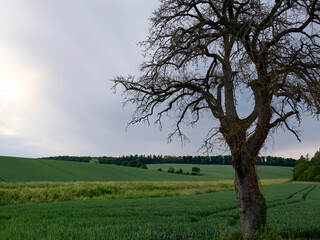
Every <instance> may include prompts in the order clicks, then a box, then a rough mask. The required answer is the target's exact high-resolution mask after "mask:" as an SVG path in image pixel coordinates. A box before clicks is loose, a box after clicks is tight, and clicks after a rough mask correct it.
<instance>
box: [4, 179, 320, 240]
mask: <svg viewBox="0 0 320 240" xmlns="http://www.w3.org/2000/svg"><path fill="white" fill-rule="evenodd" d="M262 191H263V193H264V194H265V196H266V199H267V204H268V206H269V208H268V222H269V227H270V228H271V229H274V230H275V232H276V234H275V235H277V234H279V235H280V236H282V237H288V238H292V239H293V238H317V237H319V236H320V222H319V215H320V205H319V201H320V186H319V185H313V184H309V185H308V184H307V185H306V184H297V183H285V184H280V185H274V186H268V187H264V188H262ZM214 238H222V239H240V222H239V215H238V209H237V202H236V197H235V193H234V191H225V192H214V193H207V194H198V195H188V196H176V197H163V198H141V199H113V200H94V201H92V200H88V201H70V202H59V203H42V204H38V203H36V204H20V205H7V206H1V207H0V239H2V240H6V239H27V240H28V239H62V240H63V239H68V240H69V239H89V240H90V239H97V240H98V239H139V240H140V239H214ZM269 239H272V238H269Z"/></svg>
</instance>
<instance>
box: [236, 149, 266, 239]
mask: <svg viewBox="0 0 320 240" xmlns="http://www.w3.org/2000/svg"><path fill="white" fill-rule="evenodd" d="M255 157H256V156H254V157H253V156H250V157H248V156H246V154H243V155H242V156H240V157H237V156H233V167H234V169H235V180H234V186H235V191H236V194H237V199H238V208H239V215H240V221H241V228H242V234H243V236H244V237H248V236H250V235H252V234H255V233H257V232H259V231H262V230H263V229H264V227H265V225H266V218H267V206H266V201H265V198H264V196H263V195H262V194H261V192H260V190H259V184H258V177H257V174H256V169H255Z"/></svg>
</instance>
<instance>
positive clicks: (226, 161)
mask: <svg viewBox="0 0 320 240" xmlns="http://www.w3.org/2000/svg"><path fill="white" fill-rule="evenodd" d="M44 159H53V160H63V161H76V162H90V160H92V159H97V160H99V163H102V164H116V165H126V164H127V163H130V162H133V161H135V162H137V161H138V162H140V163H141V164H159V163H185V164H222V165H231V160H232V157H231V156H229V155H225V156H222V155H219V156H209V157H207V156H179V157H177V156H162V155H147V156H146V155H129V156H122V157H89V156H82V157H77V156H56V157H45V158H44ZM295 162H296V160H294V159H292V158H282V157H271V156H267V157H258V158H257V159H256V163H257V165H268V166H290V167H293V166H294V165H295ZM124 163H125V164H124Z"/></svg>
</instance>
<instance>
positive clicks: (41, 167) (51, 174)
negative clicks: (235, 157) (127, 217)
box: [0, 157, 292, 182]
mask: <svg viewBox="0 0 320 240" xmlns="http://www.w3.org/2000/svg"><path fill="white" fill-rule="evenodd" d="M192 166H195V165H177V164H176V165H174V167H176V169H178V168H180V167H181V168H182V169H184V171H185V172H187V171H190V172H191V167H192ZM198 166H199V167H200V168H201V174H203V175H202V176H190V175H189V176H187V175H181V174H172V173H167V172H165V171H162V172H159V171H154V170H155V169H157V168H159V167H162V168H163V170H165V169H166V167H168V164H163V165H148V167H149V170H145V169H140V168H131V167H124V166H117V165H107V164H93V163H81V162H68V161H58V160H45V159H32V158H17V157H0V181H2V182H40V181H52V182H73V181H214V180H223V179H233V178H234V172H233V169H232V167H231V166H219V165H198ZM259 169H262V170H261V177H262V178H290V177H291V170H292V168H290V167H270V166H268V167H266V166H263V167H259Z"/></svg>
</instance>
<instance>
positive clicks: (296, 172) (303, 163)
mask: <svg viewBox="0 0 320 240" xmlns="http://www.w3.org/2000/svg"><path fill="white" fill-rule="evenodd" d="M309 166H310V163H309V162H308V161H307V160H306V159H305V158H304V157H301V158H300V159H299V160H298V161H297V163H296V165H295V167H294V169H293V180H301V176H302V174H303V173H304V172H305V171H306V170H307V169H308V168H309Z"/></svg>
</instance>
